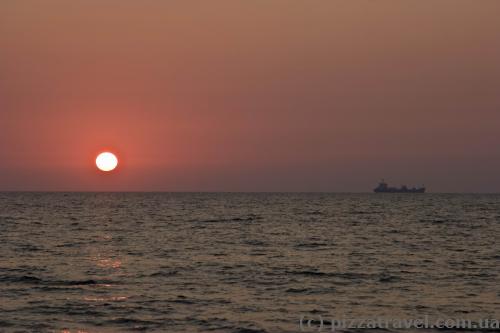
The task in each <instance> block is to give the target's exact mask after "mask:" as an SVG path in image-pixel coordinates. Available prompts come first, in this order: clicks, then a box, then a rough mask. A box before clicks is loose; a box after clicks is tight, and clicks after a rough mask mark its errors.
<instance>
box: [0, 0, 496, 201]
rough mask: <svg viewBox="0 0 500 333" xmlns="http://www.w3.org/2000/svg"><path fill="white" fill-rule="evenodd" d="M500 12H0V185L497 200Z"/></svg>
mask: <svg viewBox="0 0 500 333" xmlns="http://www.w3.org/2000/svg"><path fill="white" fill-rule="evenodd" d="M499 13H500V2H499V1H497V0H481V1H477V0H468V1H463V0H440V1H420V0H419V1H417V0H411V1H385V0H381V1H373V0H365V1H363V0H358V1H334V0H331V1H326V0H325V1H298V0H279V1H278V0H252V1H235V0H225V1H217V0H214V1H196V2H195V1H188V0H182V1H180V0H179V1H156V0H144V1H135V0H134V1H133V0H109V1H101V0H72V1H66V0H46V1H37V0H25V1H2V2H0V190H87V191H92V190H129V191H133V190H146V191H147V190H163V191H369V190H371V188H372V187H374V185H376V184H375V183H376V182H377V181H378V180H379V179H380V178H381V177H385V178H386V179H387V180H389V181H390V182H392V183H395V185H398V184H400V183H408V184H409V185H414V184H415V185H418V184H421V183H425V184H426V185H427V186H428V187H429V189H430V190H431V191H475V192H477V191H486V192H492V191H495V192H499V191H500V173H499V172H498V170H499V169H500V150H499V148H498V147H500V93H499V88H500V19H499ZM103 149H112V150H113V151H114V152H116V153H117V155H118V156H119V158H120V161H121V164H120V168H119V170H118V172H116V173H113V174H106V175H103V174H102V173H99V172H97V170H96V168H95V165H94V158H95V156H96V155H97V153H98V152H100V151H101V150H103Z"/></svg>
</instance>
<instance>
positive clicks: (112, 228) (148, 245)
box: [0, 193, 500, 333]
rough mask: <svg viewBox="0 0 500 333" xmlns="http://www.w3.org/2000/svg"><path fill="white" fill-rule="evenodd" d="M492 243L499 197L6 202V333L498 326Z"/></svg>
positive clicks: (80, 197)
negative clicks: (351, 324)
mask: <svg viewBox="0 0 500 333" xmlns="http://www.w3.org/2000/svg"><path fill="white" fill-rule="evenodd" d="M499 235H500V196H498V195H438V194H425V195H411V194H403V195H401V194H400V195H398V194H388V195H384V194H382V195H375V194H187V193H186V194H169V193H164V194H161V193H137V194H134V193H114V194H113V193H109V194H108V193H3V194H0V332H64V331H65V332H88V333H96V332H127V331H145V332H207V331H211V332H239V333H251V332H298V331H300V329H299V318H300V317H301V316H305V317H306V318H316V317H318V316H319V315H321V316H323V317H325V318H333V317H340V316H350V317H354V318H377V317H382V316H383V317H390V318H418V317H422V316H424V315H429V316H433V317H438V318H473V319H474V320H477V319H478V318H497V319H498V318H499V317H500V301H499V300H500V275H499V273H500V265H499V264H500V245H499V241H498V240H499ZM364 332H367V330H365V331H364Z"/></svg>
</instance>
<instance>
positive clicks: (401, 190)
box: [373, 179, 425, 193]
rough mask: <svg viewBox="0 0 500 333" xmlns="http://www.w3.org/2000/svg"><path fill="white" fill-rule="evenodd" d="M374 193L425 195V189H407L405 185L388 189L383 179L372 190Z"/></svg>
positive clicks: (422, 187)
mask: <svg viewBox="0 0 500 333" xmlns="http://www.w3.org/2000/svg"><path fill="white" fill-rule="evenodd" d="M373 192H375V193H425V187H424V186H421V187H412V188H408V187H407V186H406V185H402V186H401V187H399V188H398V187H390V186H389V185H388V184H387V183H386V182H385V181H384V180H383V179H382V181H381V182H380V183H379V184H378V186H377V187H375V189H373Z"/></svg>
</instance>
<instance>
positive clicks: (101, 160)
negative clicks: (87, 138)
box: [95, 152, 118, 171]
mask: <svg viewBox="0 0 500 333" xmlns="http://www.w3.org/2000/svg"><path fill="white" fill-rule="evenodd" d="M95 164H96V165H97V167H98V168H99V170H101V171H112V170H114V169H115V168H116V166H117V165H118V159H117V158H116V156H115V154H113V153H110V152H105V153H100V154H99V156H97V158H96V159H95Z"/></svg>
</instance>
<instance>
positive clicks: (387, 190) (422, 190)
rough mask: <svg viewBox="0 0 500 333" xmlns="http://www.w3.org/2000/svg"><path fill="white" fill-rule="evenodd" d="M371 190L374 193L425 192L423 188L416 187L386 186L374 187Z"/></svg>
mask: <svg viewBox="0 0 500 333" xmlns="http://www.w3.org/2000/svg"><path fill="white" fill-rule="evenodd" d="M373 192H375V193H425V188H418V189H407V190H404V189H399V188H388V189H384V190H381V189H374V190H373Z"/></svg>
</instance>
